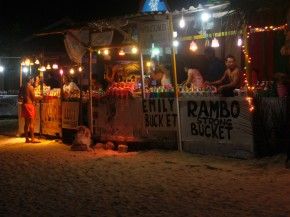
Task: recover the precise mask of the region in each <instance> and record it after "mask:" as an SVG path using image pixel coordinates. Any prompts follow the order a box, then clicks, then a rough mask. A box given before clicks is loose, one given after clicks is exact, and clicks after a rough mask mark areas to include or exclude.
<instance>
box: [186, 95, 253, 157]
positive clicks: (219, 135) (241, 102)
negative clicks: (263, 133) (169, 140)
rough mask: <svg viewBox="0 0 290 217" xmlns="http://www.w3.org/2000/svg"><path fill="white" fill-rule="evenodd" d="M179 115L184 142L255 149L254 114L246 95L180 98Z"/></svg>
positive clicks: (246, 149) (244, 149) (251, 150)
mask: <svg viewBox="0 0 290 217" xmlns="http://www.w3.org/2000/svg"><path fill="white" fill-rule="evenodd" d="M180 115H181V132H182V141H184V142H191V144H193V145H195V146H204V147H205V146H208V147H215V148H216V150H217V149H223V148H225V147H227V149H231V150H243V151H247V152H253V130H252V124H251V113H250V111H249V103H248V101H247V100H246V99H245V98H236V97H228V98H223V97H208V98H207V97H200V98H199V97H195V98H192V99H188V100H186V101H181V106H180ZM216 150H215V151H214V152H216Z"/></svg>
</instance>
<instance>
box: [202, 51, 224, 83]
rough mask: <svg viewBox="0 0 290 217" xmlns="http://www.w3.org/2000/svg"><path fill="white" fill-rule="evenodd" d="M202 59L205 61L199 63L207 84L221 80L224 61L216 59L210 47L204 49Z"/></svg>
mask: <svg viewBox="0 0 290 217" xmlns="http://www.w3.org/2000/svg"><path fill="white" fill-rule="evenodd" d="M204 57H205V61H201V62H202V64H201V65H202V69H201V72H202V75H203V78H204V79H205V80H206V81H209V82H213V81H217V80H219V79H221V77H222V76H223V74H224V72H225V69H226V68H225V64H224V61H222V60H221V59H219V58H217V57H216V55H215V50H214V49H213V48H212V47H206V48H205V50H204Z"/></svg>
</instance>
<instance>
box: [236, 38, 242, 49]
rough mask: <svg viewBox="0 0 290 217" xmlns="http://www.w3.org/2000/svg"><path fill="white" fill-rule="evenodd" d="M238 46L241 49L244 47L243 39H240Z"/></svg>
mask: <svg viewBox="0 0 290 217" xmlns="http://www.w3.org/2000/svg"><path fill="white" fill-rule="evenodd" d="M237 45H238V46H239V47H241V46H242V45H243V40H242V39H241V38H238V42H237Z"/></svg>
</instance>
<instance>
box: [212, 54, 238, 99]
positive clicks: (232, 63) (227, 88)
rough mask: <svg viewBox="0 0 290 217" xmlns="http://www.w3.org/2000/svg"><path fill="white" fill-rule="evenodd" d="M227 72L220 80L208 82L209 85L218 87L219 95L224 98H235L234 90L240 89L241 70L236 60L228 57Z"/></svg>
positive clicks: (226, 62) (230, 56)
mask: <svg viewBox="0 0 290 217" xmlns="http://www.w3.org/2000/svg"><path fill="white" fill-rule="evenodd" d="M225 64H226V71H225V73H224V75H223V76H222V78H221V79H220V80H217V81H214V82H206V83H207V84H209V85H215V86H218V93H220V94H222V96H234V92H233V90H234V89H237V88H240V80H241V79H240V78H241V76H240V70H239V68H238V66H237V63H236V59H235V57H234V56H232V55H228V56H227V58H226V61H225Z"/></svg>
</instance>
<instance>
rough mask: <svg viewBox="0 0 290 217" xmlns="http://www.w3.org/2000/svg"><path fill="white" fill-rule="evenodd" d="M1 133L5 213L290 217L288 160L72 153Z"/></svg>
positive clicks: (0, 192)
mask: <svg viewBox="0 0 290 217" xmlns="http://www.w3.org/2000/svg"><path fill="white" fill-rule="evenodd" d="M23 141H24V140H23V138H11V137H4V136H0V165H1V169H0V216H116V217H121V216H134V217H135V216H154V217H155V216H156V217H158V216H166V217H168V216H182V217H184V216H275V217H276V216H279V217H282V216H290V170H287V169H285V168H284V165H283V161H284V159H285V156H283V155H279V156H275V157H271V158H263V159H252V160H238V159H230V158H222V157H214V156H201V155H192V154H186V153H179V152H177V151H160V150H152V151H142V152H130V153H117V152H114V151H105V150H103V151H95V152H72V151H70V149H69V147H68V146H66V145H63V144H61V143H58V142H56V141H43V142H42V143H41V144H25V143H23Z"/></svg>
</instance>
